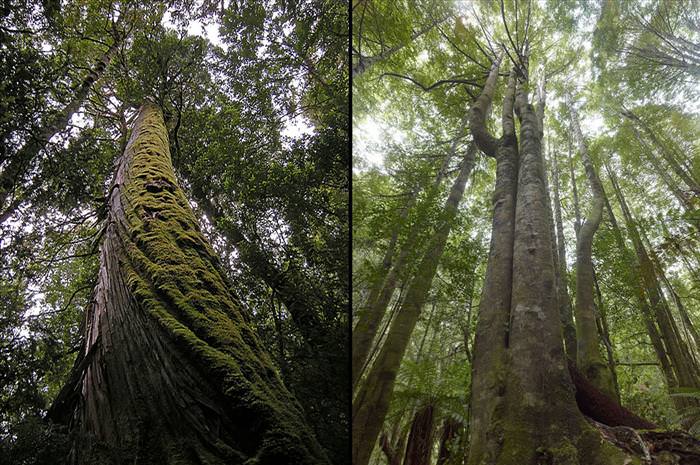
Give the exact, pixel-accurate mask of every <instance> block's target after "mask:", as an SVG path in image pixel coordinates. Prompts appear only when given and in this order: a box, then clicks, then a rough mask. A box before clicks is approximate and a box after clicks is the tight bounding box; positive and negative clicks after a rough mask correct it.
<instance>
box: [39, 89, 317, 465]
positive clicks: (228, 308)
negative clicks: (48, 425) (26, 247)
mask: <svg viewBox="0 0 700 465" xmlns="http://www.w3.org/2000/svg"><path fill="white" fill-rule="evenodd" d="M108 201H109V205H108V207H109V214H108V219H107V222H106V231H105V233H104V242H103V244H102V248H101V256H100V270H99V278H98V284H97V286H96V288H95V291H94V295H93V299H92V303H91V305H90V306H89V308H88V309H87V312H86V317H85V336H84V341H85V342H84V345H83V348H82V350H81V353H80V356H79V359H78V360H77V361H76V365H75V367H74V370H73V373H72V376H71V379H70V381H69V382H68V383H67V384H66V386H65V387H64V389H63V390H62V391H61V393H60V394H59V397H58V399H57V401H56V402H55V404H54V405H53V407H52V409H51V412H50V413H51V415H52V416H53V418H55V419H57V420H59V421H62V422H65V423H67V424H69V425H70V428H71V430H72V434H73V436H72V437H73V445H72V452H71V454H72V457H71V460H72V462H73V463H77V464H87V463H100V464H121V463H129V464H132V463H143V464H146V463H163V464H176V463H177V464H188V463H192V464H195V463H197V464H200V463H207V464H236V463H240V464H243V463H245V464H278V463H295V464H322V463H327V459H326V458H325V455H324V453H323V452H322V451H321V449H320V447H319V445H318V443H317V442H316V440H315V439H314V437H313V436H312V434H311V433H310V430H309V428H308V427H307V425H306V423H305V420H304V418H303V416H302V413H301V408H300V407H299V405H298V403H297V402H296V400H295V399H294V398H293V397H292V396H291V395H290V394H289V392H288V391H287V389H286V388H285V387H284V385H283V384H282V382H281V380H280V377H279V375H278V373H277V370H276V368H275V366H274V365H273V363H272V360H271V359H270V357H269V356H268V354H267V353H266V352H265V350H264V349H263V348H262V347H261V345H260V343H259V341H258V337H257V335H256V334H255V331H254V330H253V328H252V327H251V325H250V322H249V320H248V317H247V315H246V314H245V313H244V312H243V309H242V307H241V304H240V303H239V302H237V300H236V298H235V297H234V295H233V294H232V293H231V292H230V291H229V286H230V285H231V284H230V283H227V281H226V279H225V277H224V274H223V272H222V271H221V269H220V268H219V262H218V259H217V257H216V256H215V254H214V252H213V250H212V248H211V246H210V245H209V244H208V243H207V241H206V239H205V238H204V236H203V234H202V232H201V231H200V228H199V226H198V224H197V221H196V218H195V216H194V214H193V213H192V211H191V209H190V207H189V204H188V201H187V198H186V197H185V196H184V194H183V192H182V190H181V189H180V188H179V186H178V185H177V182H176V179H175V175H174V172H173V169H172V166H171V160H170V152H169V150H168V138H167V132H166V129H165V126H164V123H163V116H162V113H161V110H160V109H159V108H158V107H157V106H156V105H154V104H152V103H146V104H144V105H143V106H142V107H141V109H140V110H139V114H138V117H137V119H136V121H135V123H134V128H133V130H132V134H131V137H130V139H129V143H128V145H127V148H126V150H125V152H124V154H123V155H122V157H121V159H120V160H119V164H118V168H117V172H116V174H115V177H114V181H113V184H112V188H111V189H110V192H109V195H108Z"/></svg>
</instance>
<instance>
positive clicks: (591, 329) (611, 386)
mask: <svg viewBox="0 0 700 465" xmlns="http://www.w3.org/2000/svg"><path fill="white" fill-rule="evenodd" d="M567 103H568V107H569V113H570V116H571V126H572V128H573V132H574V135H575V136H576V141H577V142H578V148H579V153H580V155H581V161H582V163H583V166H584V168H585V171H586V177H587V178H588V183H589V185H590V188H591V193H592V200H591V206H590V210H589V213H588V215H587V217H586V219H585V221H584V222H583V224H582V225H581V229H580V230H579V234H578V237H577V238H576V306H575V312H576V313H575V314H576V341H577V349H576V353H577V358H576V364H577V366H578V368H579V370H581V371H582V372H583V373H584V375H585V376H586V377H587V378H588V380H589V381H590V382H591V383H593V385H594V386H596V387H597V388H598V389H600V390H601V391H602V392H604V393H606V394H607V395H608V396H610V397H611V398H613V399H615V398H617V393H616V391H615V383H614V380H613V376H612V373H611V372H610V370H609V369H608V366H607V365H606V363H605V360H603V356H602V354H601V353H600V340H601V334H599V332H598V328H597V325H596V309H595V302H594V275H593V260H592V254H593V236H594V235H595V233H596V231H597V230H598V227H599V226H600V223H601V221H602V219H603V207H604V206H605V200H604V197H603V186H602V185H601V183H600V179H599V178H598V174H597V173H596V171H595V168H594V167H593V162H592V161H591V159H590V156H589V154H588V147H587V146H586V141H585V140H584V138H583V134H582V133H581V128H580V126H579V121H578V114H577V112H576V109H575V108H574V105H573V102H572V101H571V97H570V96H568V98H567Z"/></svg>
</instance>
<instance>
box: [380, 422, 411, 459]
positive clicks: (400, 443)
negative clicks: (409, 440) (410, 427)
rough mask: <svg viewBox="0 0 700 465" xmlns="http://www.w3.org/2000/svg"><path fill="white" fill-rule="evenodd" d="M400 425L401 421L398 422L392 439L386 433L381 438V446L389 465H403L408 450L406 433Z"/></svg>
mask: <svg viewBox="0 0 700 465" xmlns="http://www.w3.org/2000/svg"><path fill="white" fill-rule="evenodd" d="M400 423H401V422H400V420H399V421H397V422H396V424H395V426H394V431H393V433H392V436H391V437H389V435H388V434H387V433H386V432H385V433H382V435H381V437H380V438H379V445H380V447H381V448H382V452H384V455H386V458H387V461H388V462H389V465H401V462H402V460H403V455H404V451H405V449H406V431H404V430H403V429H402V428H401V426H400Z"/></svg>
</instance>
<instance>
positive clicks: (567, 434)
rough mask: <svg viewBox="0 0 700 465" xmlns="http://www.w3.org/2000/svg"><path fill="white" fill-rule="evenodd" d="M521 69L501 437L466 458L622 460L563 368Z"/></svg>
mask: <svg viewBox="0 0 700 465" xmlns="http://www.w3.org/2000/svg"><path fill="white" fill-rule="evenodd" d="M526 53H527V52H526ZM525 60H527V58H525ZM527 74H528V71H527V68H526V67H525V68H524V69H521V70H520V72H519V79H518V86H517V91H516V96H515V110H516V114H517V115H518V118H519V120H520V150H519V154H520V158H519V170H518V185H517V196H516V210H515V229H514V231H515V232H514V239H513V267H512V270H513V271H512V277H513V278H512V280H513V285H512V294H511V304H510V324H509V326H508V328H509V330H508V333H507V340H506V347H507V352H508V356H507V364H506V366H505V370H503V371H504V375H503V376H504V379H505V397H504V398H505V400H504V402H503V406H502V408H501V409H500V412H499V415H500V418H499V419H498V420H499V422H500V423H501V425H502V426H501V431H502V435H500V437H496V438H492V439H491V440H492V441H493V442H495V443H497V445H496V447H495V449H496V450H497V452H498V454H497V456H496V459H495V460H489V459H486V460H484V459H483V458H482V459H480V460H474V458H472V456H471V451H470V459H469V463H470V464H475V463H479V464H486V463H489V464H497V465H515V464H518V465H522V464H528V465H529V464H532V465H534V464H537V463H576V461H578V463H596V464H608V463H622V461H624V454H623V453H622V452H620V451H619V450H618V449H615V448H614V447H613V446H611V445H609V444H607V443H605V442H601V440H600V436H599V433H598V432H597V431H595V430H594V429H593V428H592V427H591V426H590V425H589V424H588V423H587V422H586V420H585V419H584V416H583V415H582V414H581V413H580V411H579V410H578V407H577V405H576V400H575V397H574V387H573V383H572V381H571V377H570V375H569V372H568V369H567V363H566V358H565V355H564V346H563V339H562V330H561V322H560V318H559V309H558V308H557V305H556V295H555V294H556V289H555V288H554V285H555V283H554V279H555V274H554V260H553V256H552V255H553V252H552V250H553V248H552V244H551V233H550V225H549V222H548V221H549V220H548V213H547V208H548V206H547V204H546V193H545V190H544V166H543V160H542V152H541V138H540V136H539V134H540V131H539V127H538V124H539V123H538V116H537V114H536V112H535V110H534V108H533V106H532V105H531V104H530V103H529V102H528V94H527V88H528V84H529V83H528V81H527V77H526V76H527ZM482 350H483V349H482ZM476 356H477V355H476V354H475V358H476ZM492 395H498V393H496V392H494V393H493V394H492Z"/></svg>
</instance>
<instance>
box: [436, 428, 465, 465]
mask: <svg viewBox="0 0 700 465" xmlns="http://www.w3.org/2000/svg"><path fill="white" fill-rule="evenodd" d="M461 426H462V425H461V423H459V422H458V421H457V420H455V419H454V418H446V419H445V421H444V422H443V424H442V433H441V434H440V448H439V449H438V457H437V462H436V465H445V464H446V463H448V461H449V460H450V459H451V458H452V457H453V455H454V449H455V444H454V440H455V438H457V437H458V436H459V430H460V428H461Z"/></svg>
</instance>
